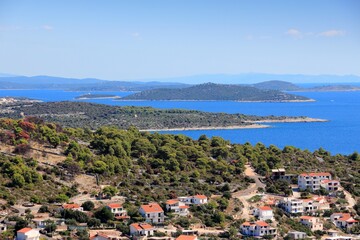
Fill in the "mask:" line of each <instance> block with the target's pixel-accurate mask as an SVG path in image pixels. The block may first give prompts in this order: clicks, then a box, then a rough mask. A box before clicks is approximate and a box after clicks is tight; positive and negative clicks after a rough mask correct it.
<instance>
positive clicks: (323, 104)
mask: <svg viewBox="0 0 360 240" xmlns="http://www.w3.org/2000/svg"><path fill="white" fill-rule="evenodd" d="M88 93H91V94H109V95H117V96H126V95H128V94H131V93H132V92H80V91H79V92H69V91H62V90H0V97H5V96H12V97H27V98H32V99H38V100H42V101H44V102H53V101H87V102H93V103H101V104H108V105H117V106H151V107H155V108H161V109H169V108H177V109H191V110H200V111H208V112H224V113H243V114H250V115H259V116H268V115H274V116H308V117H311V118H321V119H326V120H328V122H313V123H270V124H268V125H270V127H269V128H260V129H224V130H186V131H164V132H163V133H172V134H184V135H187V136H189V137H191V138H193V139H197V138H199V136H201V135H203V134H205V135H207V136H208V137H212V136H220V137H222V138H224V139H226V140H229V141H230V142H232V143H246V142H249V143H251V144H256V143H259V142H260V143H262V144H264V145H266V146H269V145H275V146H277V147H279V148H280V149H282V148H284V147H285V146H289V145H290V146H295V147H297V148H300V149H303V150H305V149H307V150H309V151H315V150H317V149H319V148H323V149H325V150H327V151H329V152H331V154H333V155H335V154H346V155H347V154H351V153H353V152H355V151H356V152H360V91H348V92H298V93H295V94H298V95H302V96H306V97H309V98H312V99H314V100H315V102H294V103H270V102H232V101H118V100H113V99H88V100H76V99H75V98H76V97H78V96H80V95H83V94H88Z"/></svg>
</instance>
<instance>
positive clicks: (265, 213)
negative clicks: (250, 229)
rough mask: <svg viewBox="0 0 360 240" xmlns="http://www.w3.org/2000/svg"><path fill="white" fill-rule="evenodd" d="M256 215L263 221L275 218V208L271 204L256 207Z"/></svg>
mask: <svg viewBox="0 0 360 240" xmlns="http://www.w3.org/2000/svg"><path fill="white" fill-rule="evenodd" d="M254 216H255V217H257V218H259V219H260V220H263V221H265V220H268V219H273V218H274V214H273V210H272V209H271V207H269V206H262V207H259V208H256V209H255V210H254Z"/></svg>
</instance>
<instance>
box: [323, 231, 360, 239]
mask: <svg viewBox="0 0 360 240" xmlns="http://www.w3.org/2000/svg"><path fill="white" fill-rule="evenodd" d="M324 237H325V238H324V240H352V239H354V238H352V237H351V236H343V235H339V232H338V231H334V230H329V231H328V236H324Z"/></svg>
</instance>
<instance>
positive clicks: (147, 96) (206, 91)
mask: <svg viewBox="0 0 360 240" xmlns="http://www.w3.org/2000/svg"><path fill="white" fill-rule="evenodd" d="M122 99H125V100H203V101H206V100H209V101H210V100H217V101H222V100H223V101H270V102H282V101H306V100H310V99H309V98H307V97H303V96H297V95H292V94H287V93H283V92H280V91H277V90H262V89H258V88H255V87H250V86H244V85H230V84H214V83H205V84H200V85H195V86H191V87H187V88H181V89H165V88H162V89H153V90H147V91H142V92H140V93H135V94H132V95H129V96H126V97H123V98H122Z"/></svg>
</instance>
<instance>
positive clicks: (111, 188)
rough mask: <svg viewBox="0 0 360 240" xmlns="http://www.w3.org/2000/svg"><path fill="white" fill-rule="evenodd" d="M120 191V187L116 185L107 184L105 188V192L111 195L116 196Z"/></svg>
mask: <svg viewBox="0 0 360 240" xmlns="http://www.w3.org/2000/svg"><path fill="white" fill-rule="evenodd" d="M117 192H118V189H117V188H116V187H114V186H106V187H104V188H103V193H104V194H106V195H109V196H111V197H113V196H115V195H116V193H117Z"/></svg>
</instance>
